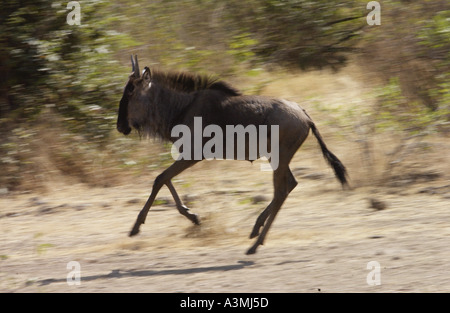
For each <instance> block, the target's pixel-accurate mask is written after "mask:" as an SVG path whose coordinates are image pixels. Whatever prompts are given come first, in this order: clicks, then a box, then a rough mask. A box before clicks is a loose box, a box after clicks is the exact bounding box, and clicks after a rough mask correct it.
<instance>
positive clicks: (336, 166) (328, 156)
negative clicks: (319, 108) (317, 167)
mask: <svg viewBox="0 0 450 313" xmlns="http://www.w3.org/2000/svg"><path fill="white" fill-rule="evenodd" d="M310 126H311V130H312V132H313V134H314V136H315V137H316V138H317V141H318V142H319V145H320V149H322V153H323V156H324V158H325V160H327V162H328V164H330V166H331V167H332V168H333V170H334V174H335V175H336V177H337V179H339V181H340V182H341V184H342V187H346V186H348V182H347V170H346V169H345V166H344V164H342V162H341V161H339V159H338V158H337V157H336V156H335V155H334V154H333V153H332V152H331V151H330V150H328V148H327V146H326V144H325V142H324V141H323V139H322V136H320V133H319V130H318V129H317V128H316V125H314V123H313V122H312V121H311V124H310Z"/></svg>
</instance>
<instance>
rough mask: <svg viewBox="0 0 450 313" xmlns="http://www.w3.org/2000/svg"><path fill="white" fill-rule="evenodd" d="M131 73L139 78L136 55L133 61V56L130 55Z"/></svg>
mask: <svg viewBox="0 0 450 313" xmlns="http://www.w3.org/2000/svg"><path fill="white" fill-rule="evenodd" d="M131 71H132V72H134V76H136V77H137V78H139V76H140V73H139V63H138V59H137V55H135V56H134V60H133V55H131Z"/></svg>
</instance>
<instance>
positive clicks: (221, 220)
mask: <svg viewBox="0 0 450 313" xmlns="http://www.w3.org/2000/svg"><path fill="white" fill-rule="evenodd" d="M306 154H307V153H306ZM307 155H308V154H307ZM305 163H306V164H305ZM291 168H292V169H293V172H294V173H295V174H296V177H297V179H298V180H299V186H297V188H296V189H294V191H293V192H292V193H291V195H290V196H289V198H288V200H287V201H286V202H285V204H284V206H283V208H282V210H281V211H280V213H279V215H278V216H277V218H276V220H275V222H274V225H273V227H272V228H271V230H270V232H269V235H268V238H267V240H266V243H265V245H264V246H261V247H260V248H259V250H258V252H257V254H256V255H251V256H247V255H245V251H246V249H247V248H248V247H249V246H250V245H251V243H252V242H253V240H249V239H248V235H249V233H250V231H251V228H252V226H253V223H254V221H255V219H256V217H257V215H258V214H259V212H260V211H261V210H262V209H263V208H264V207H265V205H267V203H268V202H269V201H270V197H271V194H272V186H271V173H270V172H261V171H259V165H258V164H257V163H254V164H250V163H248V162H231V161H209V162H208V161H205V162H203V163H200V164H198V165H196V166H195V167H194V168H192V169H189V170H188V171H187V172H185V173H183V174H181V175H180V177H179V178H178V179H176V180H175V182H174V183H175V186H176V188H177V189H178V191H179V193H180V195H181V194H183V195H188V196H184V199H185V202H186V203H187V204H188V205H189V206H190V207H191V210H192V211H193V212H195V213H198V214H199V215H200V218H201V222H202V225H200V226H194V225H192V224H191V223H190V222H189V221H188V220H187V219H186V218H185V217H183V216H181V215H179V213H178V211H177V210H176V209H175V207H174V205H173V202H171V200H170V193H169V192H168V190H166V189H163V190H162V191H161V194H160V197H159V198H158V199H160V201H159V202H158V205H156V206H154V207H153V209H152V210H151V211H150V213H149V216H148V218H147V222H146V224H144V225H143V227H142V228H141V233H140V234H139V235H138V236H137V237H134V238H129V237H128V236H127V234H128V232H129V230H130V228H131V226H132V224H133V223H134V220H135V218H136V216H137V213H138V212H139V210H140V209H141V207H142V205H143V204H144V203H145V200H146V198H147V196H148V193H149V191H150V186H151V182H152V179H153V178H154V176H155V175H156V171H155V172H150V173H149V177H148V179H147V180H144V179H142V180H141V181H138V182H134V183H133V184H128V185H124V186H120V187H110V188H88V187H87V186H85V185H81V184H74V185H64V184H59V185H54V186H53V188H52V191H51V192H47V193H44V194H42V193H41V194H33V193H26V194H13V193H9V194H7V195H4V196H2V197H1V198H0V208H1V209H0V256H1V259H0V291H1V292H319V290H320V292H418V291H420V292H448V291H450V268H449V265H448V264H449V262H448V260H449V259H450V244H449V243H450V242H449V239H450V227H449V224H448V223H449V221H450V210H449V207H450V186H449V185H448V181H447V180H446V178H445V177H444V179H440V180H433V181H431V182H429V183H417V184H412V185H409V186H408V188H378V189H377V188H355V189H353V190H346V191H343V190H341V188H340V186H339V184H338V182H337V181H336V180H335V179H334V177H333V175H332V173H331V170H328V169H327V168H325V167H322V168H318V167H316V166H315V163H314V162H311V160H309V158H307V157H306V158H305V159H302V158H301V153H300V152H299V153H297V154H296V156H295V157H294V160H293V162H292V163H291ZM441 178H442V177H441ZM370 199H376V200H377V201H382V202H383V203H384V204H385V206H386V207H385V208H384V209H382V210H377V209H375V208H372V207H371V204H370ZM70 261H76V262H78V264H79V269H80V278H81V280H80V284H79V285H70V284H68V283H67V277H69V278H71V277H75V276H71V273H72V270H73V269H74V268H72V267H69V268H68V267H67V266H68V263H69V262H70ZM371 261H376V262H378V264H379V265H380V268H379V274H380V275H379V278H380V280H379V282H380V284H379V285H370V284H368V282H367V280H368V277H369V281H371V279H372V278H374V277H375V276H372V275H371V274H370V273H371V271H372V270H373V269H374V268H372V267H370V268H369V269H368V268H367V266H368V263H369V262H371Z"/></svg>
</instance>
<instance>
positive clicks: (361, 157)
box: [0, 0, 450, 194]
mask: <svg viewBox="0 0 450 313" xmlns="http://www.w3.org/2000/svg"><path fill="white" fill-rule="evenodd" d="M78 3H79V4H80V13H81V20H80V25H69V24H68V23H67V15H68V14H69V13H70V12H72V9H68V8H67V2H66V1H42V0H33V1H28V0H27V1H12V0H3V1H2V2H1V3H0V12H1V13H0V79H1V80H0V133H1V134H0V172H1V175H0V189H1V190H2V193H3V194H5V193H9V192H12V191H30V190H36V191H39V190H42V191H45V190H46V188H47V187H46V184H47V182H49V181H52V180H61V181H66V182H81V183H85V184H88V185H90V186H99V187H108V186H113V185H118V184H121V183H123V182H124V179H127V178H128V179H130V178H131V179H132V178H133V177H136V176H139V175H142V174H143V173H146V175H149V178H151V177H153V176H152V175H151V174H147V173H148V172H149V171H150V170H152V169H155V170H158V172H160V171H161V169H163V168H165V167H166V166H167V165H168V164H170V163H171V162H172V160H171V157H170V147H168V146H167V145H161V144H160V143H153V142H150V143H148V142H147V141H146V140H139V136H138V135H137V134H132V135H131V136H129V137H124V136H122V135H120V134H118V133H117V131H116V129H115V123H116V117H117V110H118V105H119V100H120V98H121V94H122V91H123V87H124V84H125V83H126V81H127V77H128V75H129V73H130V71H131V64H130V60H129V56H130V54H137V55H138V57H139V62H140V64H141V67H143V66H145V65H147V66H157V67H159V68H161V69H166V70H186V71H192V72H199V73H206V74H212V75H216V76H218V77H220V78H222V79H224V80H227V81H229V82H230V83H232V84H233V85H235V86H236V87H238V88H240V89H241V90H242V91H243V92H245V93H247V94H263V95H270V96H279V97H285V98H288V99H290V100H294V101H296V102H298V103H299V104H300V105H301V106H302V107H304V108H305V109H306V110H307V111H308V112H310V113H312V114H311V115H312V116H313V118H314V119H315V121H316V122H317V124H318V125H320V126H319V129H321V132H322V133H324V134H325V135H326V141H327V143H330V146H331V147H337V148H334V149H332V150H333V151H335V150H337V151H338V153H336V154H338V155H340V156H341V155H343V156H342V157H341V159H343V160H344V161H345V162H344V163H346V165H347V164H348V166H349V167H350V168H353V171H352V172H351V173H350V175H351V176H352V179H353V182H354V185H355V187H358V186H367V185H385V184H388V183H392V178H393V177H398V176H399V175H401V174H405V168H406V169H407V170H406V171H407V172H408V173H410V169H411V167H410V166H409V165H405V166H403V165H404V164H409V163H407V162H410V161H411V160H415V161H417V160H422V161H426V160H424V159H426V158H424V157H423V156H424V155H428V154H429V153H434V154H437V155H439V156H440V157H441V158H442V157H443V158H444V159H445V153H448V148H446V147H444V146H445V143H446V140H447V139H448V134H449V129H450V126H449V119H450V92H449V91H450V55H449V53H450V3H449V2H448V1H447V0H436V1H428V0H419V1H409V0H403V1H388V0H386V1H380V4H381V16H380V17H381V25H372V26H371V25H368V23H367V21H366V17H367V15H368V14H369V13H370V12H371V10H368V9H366V5H367V3H368V1H359V0H353V1H330V0H319V1H306V0H305V1H304V0H295V1H294V0H284V1H282V0H249V1H237V0H229V1H208V0H177V1H170V0H161V1H148V0H134V1H123V0H113V1H101V0H96V1H78ZM330 137H331V138H330ZM143 141H145V142H143ZM331 143H332V144H331ZM349 147H350V149H348V148H349ZM443 147H444V148H443ZM309 148H311V150H313V149H314V150H313V151H315V152H317V151H318V150H317V151H316V149H317V146H316V145H315V144H314V145H311V147H310V146H309V145H307V144H306V145H305V148H304V149H309ZM442 149H443V150H442ZM442 151H444V154H443V153H442ZM447 157H448V155H447ZM447 161H448V158H447ZM440 165H441V166H442V165H445V161H444V164H442V163H440ZM402 166H403V167H402ZM445 174H448V171H447V172H445V169H444V170H442V169H441V172H438V174H437V175H441V176H442V175H445ZM408 177H409V176H408ZM403 178H404V177H403ZM408 179H410V180H413V181H414V180H417V179H423V177H419V176H417V177H414V176H411V177H409V178H408Z"/></svg>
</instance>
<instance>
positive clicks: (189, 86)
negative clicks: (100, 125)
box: [117, 56, 347, 254]
mask: <svg viewBox="0 0 450 313" xmlns="http://www.w3.org/2000/svg"><path fill="white" fill-rule="evenodd" d="M131 63H132V73H131V75H130V76H129V78H128V82H127V84H126V86H125V89H124V92H123V96H122V99H121V100H120V107H119V114H118V119H117V129H118V131H119V132H121V133H123V134H125V135H128V134H129V133H130V132H131V130H132V128H135V129H136V130H137V131H138V132H139V133H140V134H144V135H148V136H153V137H158V138H161V139H162V140H165V141H169V142H172V143H173V142H175V140H176V139H177V138H175V137H173V136H172V135H171V130H172V129H173V127H175V126H176V125H186V126H187V127H189V128H190V129H191V130H192V129H193V127H194V117H201V118H202V121H203V127H205V126H207V125H212V124H214V125H218V126H220V127H222V128H223V129H225V127H226V125H243V126H248V125H255V126H256V127H258V126H261V125H265V126H267V127H269V129H270V127H271V126H278V130H279V137H278V138H277V139H278V148H279V153H278V155H279V163H278V167H277V168H276V169H275V170H274V173H273V184H274V195H273V199H272V201H271V202H270V204H269V205H268V206H267V208H266V209H265V210H264V211H263V212H262V213H261V214H260V215H259V217H258V218H257V220H256V223H255V225H254V227H253V230H252V232H251V234H250V238H254V237H256V236H258V238H257V240H256V242H255V243H254V244H253V245H252V246H251V248H250V249H249V250H248V251H247V254H253V253H255V252H256V249H257V247H258V246H259V245H262V244H263V242H264V239H265V237H266V235H267V232H268V230H269V228H270V226H271V224H272V223H273V221H274V219H275V216H276V215H277V213H278V211H279V209H280V208H281V205H282V204H283V202H284V201H285V199H286V198H287V196H288V194H289V193H290V192H291V191H292V189H294V188H295V186H296V185H297V181H296V180H295V178H294V176H293V174H292V172H291V170H290V169H289V163H290V161H291V159H292V157H293V155H294V154H295V152H296V151H297V150H298V149H299V148H300V146H301V145H302V144H303V142H304V141H305V139H306V138H307V136H308V133H309V130H310V129H311V131H312V133H313V134H314V136H315V137H316V138H317V140H318V142H319V145H320V148H321V150H322V153H323V156H324V158H325V160H326V161H327V162H328V163H329V164H330V166H331V167H332V168H333V170H334V172H335V175H336V177H337V178H338V180H339V181H340V182H341V184H342V185H343V187H344V186H346V185H347V179H346V175H347V174H346V169H345V167H344V165H343V164H342V163H341V162H340V161H339V159H338V158H337V157H336V156H335V155H334V154H333V153H331V152H330V151H329V150H328V148H327V146H326V145H325V143H324V141H323V139H322V137H321V136H320V134H319V131H318V130H317V128H316V126H315V124H314V122H313V121H312V119H311V118H310V116H309V115H308V114H307V113H306V112H305V110H303V109H302V108H301V107H300V106H299V105H298V104H296V103H294V102H290V101H286V100H282V99H275V98H269V97H262V96H249V95H242V94H241V92H240V91H239V90H237V89H235V88H234V87H232V86H231V85H229V84H227V83H225V82H223V81H220V80H217V79H213V78H210V77H207V76H202V75H195V74H189V73H183V72H182V73H165V72H161V71H156V70H150V69H149V68H148V67H145V69H144V70H143V72H142V74H141V73H140V70H139V64H138V60H137V56H135V60H133V57H131ZM270 138H271V137H270V134H267V140H266V142H267V145H268V146H270V145H269V143H270ZM204 143H205V141H203V144H204ZM234 144H236V143H234ZM245 144H246V147H245V149H246V151H247V152H248V142H246V143H245ZM224 145H226V142H225V141H224ZM234 148H236V147H234ZM266 148H267V147H266ZM223 150H224V151H225V148H224V149H223ZM258 151H259V150H258ZM257 157H258V158H259V157H260V155H258V156H257ZM224 158H225V155H224ZM245 159H247V160H250V161H252V160H253V159H250V158H249V157H248V153H246V158H245ZM199 161H200V160H195V159H194V158H190V160H187V159H180V160H176V161H175V162H174V163H173V164H172V165H171V166H170V167H168V168H167V169H166V170H165V171H163V172H162V173H161V174H160V175H159V176H157V177H156V179H155V181H154V184H153V189H152V192H151V194H150V197H149V199H148V200H147V202H146V204H145V206H144V208H143V209H142V210H141V212H140V213H139V215H138V217H137V220H136V223H135V225H134V227H133V228H132V230H131V232H130V236H134V235H136V234H137V233H138V232H139V228H140V225H141V224H144V222H145V219H146V216H147V213H148V211H149V209H150V207H151V206H152V204H153V201H154V200H155V198H156V195H157V193H158V191H159V190H160V189H161V187H162V186H163V185H166V186H167V187H168V188H169V190H170V192H171V194H172V196H173V198H174V200H175V203H176V207H177V209H178V211H179V212H180V213H181V214H183V215H184V216H186V217H187V218H188V219H189V220H191V221H192V222H193V223H194V224H199V219H198V217H197V215H196V214H193V213H191V212H190V211H189V209H188V208H187V207H186V206H185V205H184V204H183V203H182V201H181V200H180V197H179V196H178V194H177V192H176V190H175V188H174V186H173V185H172V182H171V179H172V178H173V177H175V176H176V175H178V174H180V173H181V172H182V171H184V170H185V169H187V168H189V167H191V166H193V165H194V164H196V163H197V162H199ZM261 227H262V231H261V233H260V229H261Z"/></svg>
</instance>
